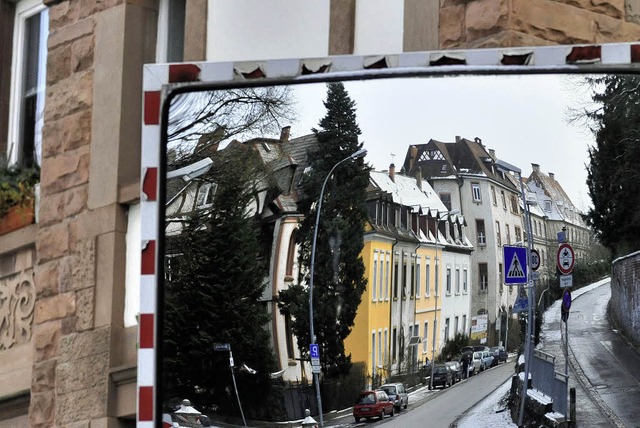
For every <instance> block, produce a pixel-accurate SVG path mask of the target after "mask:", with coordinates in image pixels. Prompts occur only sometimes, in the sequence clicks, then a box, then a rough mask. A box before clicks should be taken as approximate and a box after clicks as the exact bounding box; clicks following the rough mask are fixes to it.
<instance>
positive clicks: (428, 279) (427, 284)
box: [424, 259, 431, 296]
mask: <svg viewBox="0 0 640 428" xmlns="http://www.w3.org/2000/svg"><path fill="white" fill-rule="evenodd" d="M430 262H431V260H430V259H427V265H426V266H425V269H424V279H425V283H424V294H425V296H429V295H431V263H430Z"/></svg>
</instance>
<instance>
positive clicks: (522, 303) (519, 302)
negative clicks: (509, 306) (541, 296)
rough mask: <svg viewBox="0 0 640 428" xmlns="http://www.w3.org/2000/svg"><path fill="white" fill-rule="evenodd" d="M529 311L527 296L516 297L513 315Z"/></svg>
mask: <svg viewBox="0 0 640 428" xmlns="http://www.w3.org/2000/svg"><path fill="white" fill-rule="evenodd" d="M527 311H529V298H528V297H527V296H526V295H524V296H518V297H516V301H515V302H513V313H514V314H518V313H521V312H527Z"/></svg>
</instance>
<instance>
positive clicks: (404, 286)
mask: <svg viewBox="0 0 640 428" xmlns="http://www.w3.org/2000/svg"><path fill="white" fill-rule="evenodd" d="M407 257H408V256H407V255H406V254H403V255H402V297H403V298H404V297H407V272H408V269H407Z"/></svg>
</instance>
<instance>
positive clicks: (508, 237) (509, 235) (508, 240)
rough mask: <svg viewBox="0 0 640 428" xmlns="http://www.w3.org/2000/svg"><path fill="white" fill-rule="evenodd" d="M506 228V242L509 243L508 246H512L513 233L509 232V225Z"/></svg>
mask: <svg viewBox="0 0 640 428" xmlns="http://www.w3.org/2000/svg"><path fill="white" fill-rule="evenodd" d="M504 227H505V230H506V232H507V234H506V236H505V238H506V241H505V242H506V243H507V245H509V244H511V232H510V231H509V225H508V224H505V225H504Z"/></svg>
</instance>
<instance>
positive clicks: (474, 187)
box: [471, 183, 482, 202]
mask: <svg viewBox="0 0 640 428" xmlns="http://www.w3.org/2000/svg"><path fill="white" fill-rule="evenodd" d="M471 196H472V198H473V202H482V195H481V194H480V183H471Z"/></svg>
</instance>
